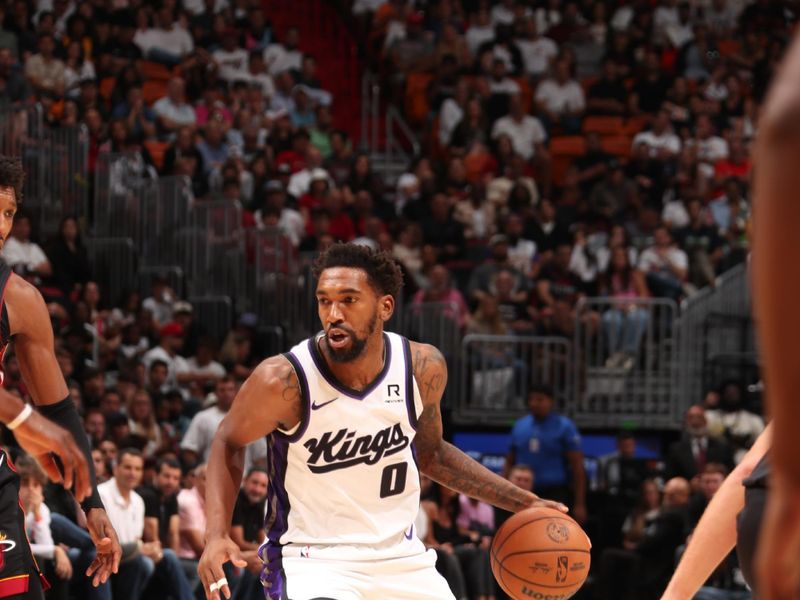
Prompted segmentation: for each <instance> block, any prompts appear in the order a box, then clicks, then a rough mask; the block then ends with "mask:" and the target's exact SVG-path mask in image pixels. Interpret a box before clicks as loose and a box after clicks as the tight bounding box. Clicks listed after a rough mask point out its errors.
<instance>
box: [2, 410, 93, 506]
mask: <svg viewBox="0 0 800 600" xmlns="http://www.w3.org/2000/svg"><path fill="white" fill-rule="evenodd" d="M14 437H15V438H16V439H17V442H19V445H20V446H22V448H23V449H24V450H25V451H26V452H27V453H28V454H30V455H31V456H32V457H34V458H35V459H36V461H37V462H38V463H39V464H40V465H41V466H42V469H44V472H45V473H47V476H48V477H49V478H50V479H52V480H53V481H55V482H56V483H62V482H63V484H64V487H65V488H66V489H70V488H73V484H74V488H73V494H74V495H75V498H76V499H77V500H78V502H81V501H82V500H83V499H84V498H86V497H87V496H89V495H90V494H91V493H92V487H91V480H90V479H89V465H88V464H87V463H86V458H84V456H83V452H81V451H80V448H78V445H77V444H76V443H75V440H74V439H73V438H72V434H71V433H70V432H69V431H67V430H66V429H64V428H63V427H60V426H59V425H56V424H55V423H53V422H52V421H50V420H49V419H47V418H45V417H43V416H42V415H40V414H39V413H38V412H36V411H33V413H32V414H31V416H30V417H28V418H27V419H26V420H25V421H24V422H23V423H22V424H20V425H19V427H17V428H16V429H15V430H14ZM54 456H56V457H58V459H59V460H60V461H61V464H62V466H63V468H64V469H63V470H64V474H63V476H62V474H61V471H60V470H59V468H58V466H57V465H56V462H55V460H53V457H54Z"/></svg>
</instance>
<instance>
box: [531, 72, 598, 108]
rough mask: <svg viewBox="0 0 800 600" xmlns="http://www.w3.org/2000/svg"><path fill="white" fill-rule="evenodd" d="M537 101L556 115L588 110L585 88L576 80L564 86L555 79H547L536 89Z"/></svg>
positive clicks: (571, 80)
mask: <svg viewBox="0 0 800 600" xmlns="http://www.w3.org/2000/svg"><path fill="white" fill-rule="evenodd" d="M536 100H537V102H541V103H542V104H544V105H545V108H547V110H549V111H551V112H554V113H556V114H561V113H565V112H575V111H577V112H580V111H582V110H583V109H584V108H586V98H585V96H584V94H583V88H582V87H581V84H579V83H578V82H577V81H575V80H574V79H570V80H569V81H567V82H566V83H564V84H563V85H561V84H559V83H558V82H557V81H556V80H555V79H545V80H544V81H543V82H542V83H540V84H539V87H537V88H536Z"/></svg>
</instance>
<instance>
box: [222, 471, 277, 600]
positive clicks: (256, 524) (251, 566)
mask: <svg viewBox="0 0 800 600" xmlns="http://www.w3.org/2000/svg"><path fill="white" fill-rule="evenodd" d="M268 483H269V481H268V477H267V472H266V471H265V470H264V469H263V468H261V467H252V468H251V469H250V471H249V472H248V473H247V474H246V476H245V478H244V480H243V481H242V487H241V489H240V490H239V494H238V495H237V497H236V504H235V506H234V507H233V517H232V520H231V539H232V540H233V541H234V543H235V544H236V545H238V546H239V549H240V550H241V551H242V556H243V557H244V558H245V560H247V562H248V567H247V570H246V571H244V573H243V574H242V578H241V579H240V580H239V583H238V584H237V589H236V597H237V598H254V597H255V596H256V595H258V594H261V593H263V592H262V589H263V587H262V585H261V581H260V580H259V577H258V575H259V574H260V573H261V569H262V567H263V563H262V562H261V558H259V556H258V549H259V547H260V546H261V544H262V542H263V541H264V539H265V538H266V533H265V532H264V513H265V509H266V507H265V502H266V499H267V485H268Z"/></svg>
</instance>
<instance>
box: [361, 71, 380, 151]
mask: <svg viewBox="0 0 800 600" xmlns="http://www.w3.org/2000/svg"><path fill="white" fill-rule="evenodd" d="M380 120H381V86H380V83H378V80H377V79H376V78H375V76H374V75H372V74H371V73H369V72H365V73H364V76H363V77H362V78H361V149H362V150H364V151H367V152H369V151H372V152H376V151H377V149H378V131H379V127H380Z"/></svg>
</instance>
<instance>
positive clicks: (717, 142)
mask: <svg viewBox="0 0 800 600" xmlns="http://www.w3.org/2000/svg"><path fill="white" fill-rule="evenodd" d="M686 145H687V146H690V147H695V148H697V160H699V161H702V162H707V163H712V164H713V163H715V162H717V161H720V160H724V159H726V158H728V142H726V141H725V140H724V139H723V138H721V137H719V136H718V135H710V136H708V137H707V138H706V139H704V140H698V139H692V140H689V141H687V142H686Z"/></svg>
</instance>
